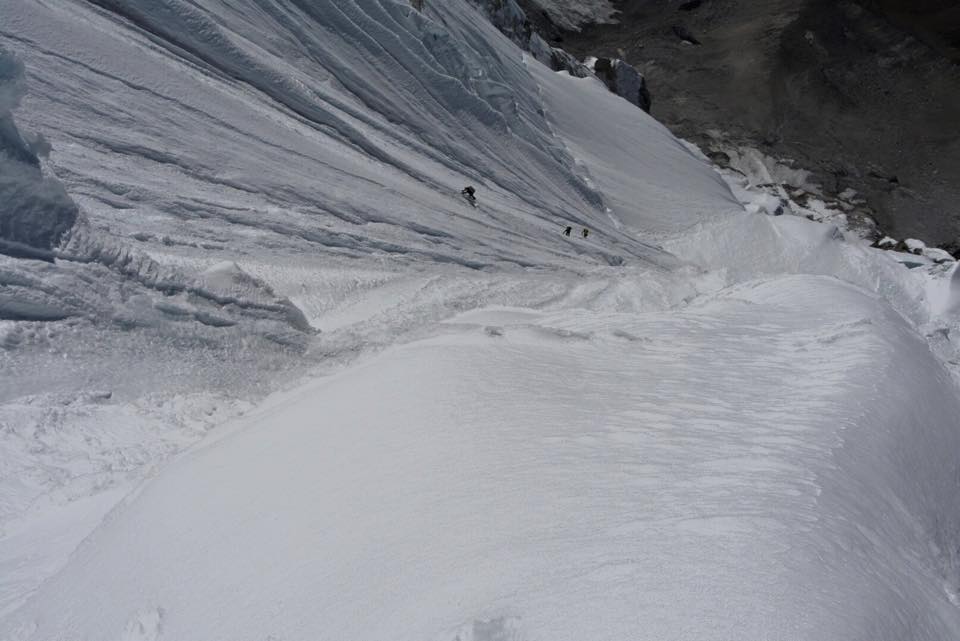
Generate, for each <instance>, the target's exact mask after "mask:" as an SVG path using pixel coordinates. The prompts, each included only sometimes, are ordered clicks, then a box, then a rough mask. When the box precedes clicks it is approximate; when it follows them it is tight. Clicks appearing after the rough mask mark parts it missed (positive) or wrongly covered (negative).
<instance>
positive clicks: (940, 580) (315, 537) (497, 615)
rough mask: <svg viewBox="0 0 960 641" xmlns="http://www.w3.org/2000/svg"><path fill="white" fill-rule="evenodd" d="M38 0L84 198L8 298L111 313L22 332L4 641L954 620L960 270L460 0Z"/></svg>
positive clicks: (57, 134) (592, 631)
mask: <svg viewBox="0 0 960 641" xmlns="http://www.w3.org/2000/svg"><path fill="white" fill-rule="evenodd" d="M434 5H436V6H434ZM3 10H4V12H5V13H4V15H10V16H13V18H12V19H11V20H10V23H9V25H10V26H7V27H5V29H6V30H5V31H3V33H2V36H0V37H2V42H3V44H4V45H5V46H7V47H10V48H12V49H14V50H16V52H17V53H18V54H19V55H20V56H21V57H22V59H23V60H24V62H25V64H26V68H27V74H28V75H27V94H26V96H25V97H24V100H23V102H22V105H21V107H20V108H19V109H18V110H17V111H16V112H15V113H14V118H15V120H16V123H17V126H18V127H20V128H21V129H23V130H25V131H34V130H39V131H43V132H44V134H45V135H47V137H48V138H49V139H50V141H51V142H52V145H53V152H52V154H51V157H50V159H49V161H46V162H44V163H42V164H43V169H44V170H45V171H46V172H48V174H56V176H58V177H59V178H61V179H62V181H63V183H64V184H65V185H66V187H67V189H68V191H69V192H70V193H71V194H72V195H73V196H74V198H75V199H76V201H77V203H78V204H79V210H80V217H79V219H78V222H77V224H76V225H75V227H74V228H73V229H72V230H71V231H70V232H69V234H68V236H69V237H68V238H67V240H66V241H65V245H64V246H63V247H58V248H57V252H58V256H57V259H56V260H55V262H53V263H49V262H42V261H29V260H23V259H19V258H12V257H0V261H2V262H0V267H2V269H3V272H2V274H3V275H4V277H5V278H6V280H5V281H4V283H5V284H4V287H8V288H11V290H12V287H13V285H8V284H7V283H11V284H14V283H15V287H17V288H18V289H16V290H15V291H14V292H13V295H11V296H9V297H8V298H7V299H2V298H0V300H14V299H16V300H25V298H24V296H25V295H27V294H29V295H30V296H36V297H37V298H36V299H35V300H45V301H49V304H50V305H60V309H64V310H67V311H69V310H70V309H71V307H70V305H72V304H73V302H72V301H73V299H72V298H67V297H62V296H58V295H57V294H58V292H59V291H71V292H72V291H77V292H80V293H79V294H77V295H76V298H79V299H80V302H78V303H76V304H77V306H81V305H82V306H84V307H83V309H85V310H89V311H88V312H87V313H86V314H85V315H81V314H74V313H72V312H71V313H70V314H67V318H64V319H57V320H49V321H41V320H38V319H32V320H7V321H5V322H6V323H7V324H6V325H5V326H4V327H5V328H9V329H6V330H5V331H7V332H8V334H6V335H7V336H13V337H15V339H13V338H8V339H5V340H4V341H3V351H2V352H0V357H2V358H4V359H5V360H4V365H14V366H16V368H17V370H16V371H22V372H23V373H22V374H21V375H19V376H13V375H9V374H7V375H4V383H5V385H4V389H5V390H8V391H6V399H5V404H4V405H3V406H2V412H3V413H2V414H0V420H2V421H3V423H4V425H6V426H9V428H6V427H5V428H4V434H5V438H4V440H3V441H2V443H0V445H2V446H3V448H4V450H3V451H0V456H2V457H3V460H4V461H5V462H8V461H9V462H12V463H13V469H14V471H15V474H12V475H9V476H7V475H5V476H4V477H3V478H2V479H0V481H2V483H0V491H2V494H0V496H2V497H3V501H4V502H3V503H2V506H3V507H4V511H3V512H2V513H0V518H2V519H3V520H2V521H0V523H2V524H3V527H4V531H5V533H4V535H3V536H2V537H0V567H3V568H11V571H10V572H2V573H0V575H2V577H3V578H0V599H2V600H0V638H4V639H7V638H9V639H13V640H16V641H26V640H41V639H42V640H46V639H49V638H51V637H57V636H66V637H69V638H73V639H77V640H86V639H89V640H91V641H92V640H94V639H96V640H98V641H99V640H102V639H121V640H123V641H133V640H142V639H152V640H153V641H159V640H167V639H184V638H191V639H192V638H196V639H205V640H210V641H213V640H215V639H224V640H226V639H231V640H233V639H237V638H246V637H251V638H258V639H264V638H266V639H269V638H274V639H288V638H292V639H298V638H332V639H357V638H365V639H436V640H438V641H453V640H454V639H459V640H460V641H465V640H466V639H474V640H486V641H494V640H498V639H530V640H531V641H533V640H536V639H551V640H555V639H564V638H570V639H583V638H596V639H622V638H628V637H629V638H641V639H644V638H648V639H662V638H690V639H698V640H704V639H717V640H718V641H719V640H720V639H729V638H731V637H736V638H740V637H744V638H761V637H763V636H772V637H775V638H784V639H797V640H801V639H802V640H814V639H816V640H820V639H823V638H834V637H835V638H845V639H871V640H873V641H876V640H878V639H879V640H884V641H885V640H887V639H889V640H890V641H894V640H901V639H904V638H913V639H923V640H936V641H940V640H945V639H949V638H952V636H955V633H956V631H957V630H960V613H958V609H957V606H956V604H955V602H956V594H957V593H958V589H960V588H958V586H960V580H958V576H960V572H958V565H957V561H956V559H955V558H954V557H955V555H954V554H953V552H952V551H953V550H956V549H957V545H958V541H957V534H956V533H957V532H958V531H960V527H958V525H960V524H958V523H957V521H958V519H960V506H958V505H957V499H956V497H957V496H960V494H958V493H957V490H958V489H960V488H958V487H957V483H958V480H957V479H958V478H960V474H958V471H957V470H958V464H957V462H956V461H955V460H954V458H955V457H954V456H953V452H955V451H956V450H957V445H958V443H957V439H958V438H960V433H958V431H957V429H956V425H955V423H954V420H953V419H954V417H955V416H956V415H957V411H958V409H960V400H958V398H960V397H958V392H957V387H956V384H955V380H954V379H953V378H952V377H951V375H950V373H949V372H948V370H947V369H945V367H944V363H945V362H948V361H949V359H951V358H953V359H955V358H956V352H955V351H951V350H954V348H955V343H954V342H955V341H956V336H957V335H958V334H957V332H956V331H955V330H956V329H957V319H956V316H955V315H952V314H953V313H952V312H951V307H953V306H955V305H956V303H957V301H958V300H960V297H958V296H957V294H956V292H955V291H952V290H951V289H950V288H951V276H952V275H953V274H955V273H956V269H955V268H953V267H951V266H937V265H933V264H932V261H929V260H926V259H924V258H922V257H905V256H902V255H898V254H896V253H893V252H878V251H873V250H870V249H868V248H866V247H864V246H862V245H858V244H854V243H848V242H847V241H846V240H845V239H844V238H843V235H842V234H841V233H839V231H837V230H835V229H833V228H830V227H828V226H825V225H817V224H814V223H810V222H808V221H805V220H799V219H795V218H791V217H781V218H774V217H768V216H763V215H756V214H748V213H746V212H745V211H743V210H742V208H741V207H740V206H739V205H738V203H737V200H736V199H734V198H733V196H732V194H731V192H730V190H729V189H728V188H727V186H726V185H725V184H724V182H723V181H722V180H721V178H720V177H719V176H718V174H716V173H715V172H713V170H712V169H711V168H710V167H709V165H708V164H707V163H706V162H705V160H704V159H703V158H702V157H701V156H699V155H698V154H697V153H696V152H695V151H692V150H691V149H690V148H689V147H688V146H687V145H685V144H683V143H681V142H680V141H678V140H676V139H675V138H674V137H673V136H671V135H670V133H669V132H668V131H667V130H666V129H665V128H664V127H663V126H661V125H659V124H658V123H656V122H655V121H653V120H652V119H651V118H650V117H649V116H647V115H646V114H644V113H643V112H642V111H640V110H639V109H636V108H635V107H633V106H632V105H630V104H629V103H627V102H626V101H624V100H622V99H621V98H619V97H617V96H614V95H612V94H610V93H609V92H608V91H607V90H606V88H605V87H604V86H603V85H602V84H601V83H599V82H598V81H596V80H595V79H591V78H583V79H578V78H571V77H570V76H569V75H567V74H563V73H561V74H557V73H553V72H550V71H549V70H548V69H547V68H546V67H543V66H542V65H540V64H539V63H537V62H535V61H533V60H531V59H529V58H528V57H527V56H525V55H524V54H523V53H522V52H521V51H519V50H518V49H517V48H516V47H515V46H514V45H513V44H511V43H510V42H509V41H508V40H507V39H506V38H505V37H503V36H502V35H500V34H499V33H497V32H496V31H495V29H493V28H492V27H491V26H490V25H487V24H486V23H484V22H483V20H482V18H481V16H480V14H479V13H478V12H477V11H476V10H475V9H474V8H472V5H470V4H468V3H466V2H462V1H461V0H452V1H451V2H447V3H442V4H441V3H429V2H428V3H426V8H425V10H424V12H423V13H419V12H416V11H414V10H413V9H411V8H410V7H408V6H406V5H405V4H403V3H398V2H393V1H391V0H348V1H344V2H336V3H334V2H329V3H315V2H300V1H296V0H243V1H241V2H229V3H228V2H224V1H222V0H201V1H199V2H185V1H184V2H181V1H180V0H163V2H151V3H142V2H135V1H133V0H130V1H126V2H119V1H113V0H111V1H109V2H108V1H101V2H97V3H93V4H91V3H86V2H75V3H74V2H70V3H63V4H59V5H56V6H50V5H39V4H23V3H15V4H11V3H7V4H5V5H4V6H3ZM466 183H472V184H474V185H475V186H476V187H477V189H478V196H479V207H478V208H476V209H474V208H473V207H471V206H470V205H469V204H468V203H466V202H465V201H464V200H463V199H461V198H460V196H459V194H458V192H459V189H460V188H461V187H462V186H463V185H464V184H466ZM567 225H570V226H573V227H574V228H575V229H574V231H575V233H574V234H573V235H572V236H571V237H566V236H563V235H562V234H561V231H562V230H563V228H564V227H565V226H567ZM583 228H587V229H589V230H590V232H591V233H590V234H589V235H588V236H587V237H584V236H582V235H580V234H581V230H582V229H583ZM84 251H85V252H87V253H85V254H84V253H82V252H84ZM84 256H85V257H86V258H87V259H86V260H80V257H84ZM114 256H122V257H125V258H124V260H123V261H120V264H121V267H117V262H111V259H112V257H114ZM908 259H910V260H913V261H921V262H918V263H917V265H919V267H917V268H916V269H912V270H908V269H907V268H906V267H905V266H904V265H903V264H902V262H904V261H907V260H908ZM953 280H957V278H956V277H955V276H954V277H953ZM81 282H82V283H86V284H87V285H86V288H82V287H77V286H76V285H77V283H81ZM58 288H60V289H58ZM954 290H956V286H954ZM6 291H7V290H4V292H6ZM61 299H62V300H61ZM31 300H34V299H31ZM38 307H39V304H38ZM918 330H921V331H923V332H924V334H925V335H927V336H928V338H929V341H925V340H923V338H922V337H921V336H920V335H919V334H918ZM931 348H933V350H934V351H932V349H931ZM65 354H66V355H67V356H68V357H67V358H65V357H64V355H65ZM938 356H939V358H938ZM52 362H59V363H65V365H61V367H60V368H52V367H50V366H49V364H50V363H52ZM4 371H5V372H12V371H15V370H14V368H12V367H5V368H4ZM306 374H309V375H312V376H310V377H306V381H304V380H303V379H304V378H305V375H306ZM36 389H40V390H43V391H44V393H41V394H35V393H30V392H28V390H36ZM97 390H99V391H97ZM94 392H96V393H94ZM270 392H273V394H272V395H269V396H268V397H267V400H265V401H264V397H265V396H267V395H268V394H269V393H270ZM199 394H207V395H208V396H207V401H206V404H204V403H201V402H199V399H198V398H197V395H199ZM253 404H258V405H259V407H258V408H257V409H256V410H253V411H252V412H250V413H249V415H248V416H246V417H245V418H237V414H238V413H239V412H241V411H244V410H246V409H247V408H249V407H250V406H251V405H253ZM194 412H196V414H199V415H201V416H203V417H204V418H202V419H200V420H195V419H194V418H193V417H194ZM230 418H233V420H229V419H230ZM225 420H227V421H228V423H227V424H226V425H221V424H220V423H222V422H223V421H225ZM207 430H211V431H212V433H211V434H210V436H208V437H207V439H206V440H205V442H204V443H203V444H201V445H199V446H197V447H194V448H193V449H191V450H190V451H188V452H186V453H185V454H181V455H179V456H178V453H180V452H183V451H184V450H185V449H187V448H189V447H190V445H191V444H194V443H196V442H197V441H198V440H200V438H201V437H202V436H203V433H204V432H206V431H207ZM21 479H22V480H21ZM121 497H122V499H121ZM111 507H113V509H112V510H111ZM108 511H109V514H107V512H108ZM105 514H106V516H104V515H105ZM81 539H82V542H81Z"/></svg>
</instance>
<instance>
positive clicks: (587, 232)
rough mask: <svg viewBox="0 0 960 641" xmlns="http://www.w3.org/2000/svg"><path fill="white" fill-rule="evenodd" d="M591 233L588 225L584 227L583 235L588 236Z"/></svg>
mask: <svg viewBox="0 0 960 641" xmlns="http://www.w3.org/2000/svg"><path fill="white" fill-rule="evenodd" d="M589 235H590V230H589V229H587V228H586V227H584V228H583V237H584V238H586V237H587V236H589Z"/></svg>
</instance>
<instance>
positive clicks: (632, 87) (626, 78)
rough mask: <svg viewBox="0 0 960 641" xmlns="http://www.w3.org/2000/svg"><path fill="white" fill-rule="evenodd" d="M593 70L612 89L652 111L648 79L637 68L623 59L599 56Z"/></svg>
mask: <svg viewBox="0 0 960 641" xmlns="http://www.w3.org/2000/svg"><path fill="white" fill-rule="evenodd" d="M593 72H594V73H595V74H596V75H597V77H598V78H600V80H602V81H603V83H604V84H605V85H607V88H608V89H609V90H610V91H612V92H613V93H615V94H617V95H618V96H620V97H622V98H626V99H627V100H629V101H630V102H632V103H633V104H635V105H636V106H638V107H640V108H641V109H643V110H644V111H646V112H647V113H650V106H651V100H650V91H649V90H648V89H647V81H646V79H645V78H644V77H643V74H641V73H640V72H639V71H637V70H636V68H634V67H632V66H630V65H628V64H627V63H625V62H624V61H623V60H618V59H611V58H597V61H596V62H595V63H594V65H593Z"/></svg>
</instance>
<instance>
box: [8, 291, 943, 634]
mask: <svg viewBox="0 0 960 641" xmlns="http://www.w3.org/2000/svg"><path fill="white" fill-rule="evenodd" d="M866 369H869V370H870V376H866V375H864V371H865V370H866ZM571 377H573V378H575V379H576V380H575V381H571ZM957 412H960V404H958V402H957V398H956V391H955V388H954V387H953V385H952V383H951V382H950V380H949V378H948V377H947V376H945V374H944V372H943V371H942V370H941V369H939V368H938V366H937V363H936V362H935V361H934V360H933V359H932V357H931V355H930V354H929V352H928V351H926V350H925V348H924V346H923V343H922V341H921V340H920V339H919V337H917V336H916V335H915V334H914V333H913V332H912V331H911V330H910V329H909V327H908V326H907V325H906V323H905V322H904V321H903V319H902V318H900V317H899V316H897V315H896V314H895V313H893V312H892V311H890V310H889V309H888V308H886V307H885V305H884V304H883V303H882V301H881V300H879V299H877V298H874V297H870V296H867V295H865V294H863V293H861V292H859V291H858V290H856V289H854V288H853V287H850V286H847V285H844V284H841V283H839V282H837V281H835V280H832V279H827V278H818V277H793V278H786V279H777V280H773V281H767V282H755V283H751V284H747V285H745V286H741V287H738V288H734V289H732V290H726V291H724V292H721V293H720V294H718V295H716V296H712V297H709V298H707V299H706V300H702V301H700V302H699V303H697V304H695V305H692V306H690V307H689V308H688V309H686V310H684V311H682V312H677V311H672V312H669V313H651V314H646V315H637V314H633V313H610V312H595V311H588V310H585V309H584V310H581V311H579V312H571V311H570V310H566V311H562V312H556V313H538V312H535V311H532V310H517V309H503V308H494V309H489V310H481V311H478V312H472V313H467V314H465V315H462V316H460V317H457V318H454V319H452V320H451V321H450V322H449V323H447V324H445V325H444V328H443V331H441V332H440V333H439V334H438V335H435V336H434V337H432V338H428V339H425V340H422V341H418V342H415V343H411V344H409V345H406V346H404V347H402V348H397V349H393V350H390V351H388V352H387V353H385V354H384V355H383V356H382V357H380V358H378V359H376V360H374V361H371V362H368V363H367V364H365V365H363V366H361V367H358V368H355V369H353V370H350V371H348V372H345V373H344V374H342V375H340V376H337V377H333V378H331V379H328V380H325V381H322V382H318V383H314V384H311V385H310V386H308V387H307V388H305V389H303V390H301V391H300V392H298V394H297V395H296V396H295V397H291V398H289V399H287V400H286V401H283V402H281V403H279V404H277V405H274V406H273V407H272V408H270V409H268V410H265V411H264V412H262V413H260V414H258V415H256V416H254V417H253V418H251V419H250V420H248V421H246V423H245V426H244V427H243V429H242V430H241V431H240V432H238V433H236V434H234V435H233V436H232V437H230V438H229V439H227V440H225V441H222V442H220V443H218V444H216V445H214V446H212V447H208V448H205V449H202V450H200V451H197V452H196V453H194V454H193V455H192V456H188V457H186V458H184V459H182V460H180V461H178V462H177V463H174V464H173V465H171V466H170V467H169V468H168V469H167V470H166V471H165V472H163V473H161V475H160V476H159V477H158V478H157V479H156V480H155V481H153V482H151V483H150V484H149V485H147V486H146V487H144V488H143V490H142V491H141V492H139V493H138V495H137V496H136V497H135V498H132V499H131V500H130V501H129V502H128V503H127V504H126V505H124V506H122V507H121V508H120V509H119V510H118V511H117V512H116V513H114V514H113V515H112V516H111V518H110V519H109V520H108V522H107V523H106V524H105V525H104V526H103V527H102V528H101V529H100V530H99V531H98V532H96V533H95V535H94V536H92V537H91V538H90V539H88V540H87V541H85V543H84V544H83V546H82V547H81V548H80V550H78V552H77V553H76V554H75V555H74V558H73V559H72V561H71V563H70V564H69V566H68V567H67V569H66V570H65V571H64V572H62V573H61V574H60V575H58V576H57V577H56V578H55V579H53V580H52V581H50V582H49V583H48V584H46V585H45V586H43V588H41V590H40V592H39V593H38V596H37V598H35V599H34V600H33V602H32V603H31V604H29V605H28V606H26V607H25V608H24V609H22V610H21V611H20V612H18V613H17V614H16V615H15V616H13V617H12V618H10V619H8V620H7V621H6V627H5V628H0V629H2V630H3V632H4V633H5V635H6V637H7V638H12V639H14V640H16V641H24V640H34V639H37V640H40V639H49V638H54V637H55V636H56V635H57V634H63V633H65V632H66V633H68V636H70V637H71V638H76V639H111V638H118V635H120V634H121V633H122V631H123V630H124V629H125V628H126V627H128V626H130V625H133V624H135V623H136V621H138V620H141V617H142V615H143V613H147V612H152V613H155V615H156V613H159V616H160V619H161V621H160V625H159V629H160V630H162V633H163V634H162V636H160V637H159V638H162V639H167V638H169V639H182V638H197V639H205V640H207V641H216V640H218V639H223V640H232V639H237V638H255V639H267V638H270V637H271V636H272V637H274V638H288V637H294V638H317V637H327V638H332V639H370V640H375V639H383V640H391V641H393V640H396V639H437V640H438V641H453V640H455V639H461V640H462V639H464V638H481V639H482V638H489V639H500V638H516V639H530V640H531V641H534V640H544V641H546V640H550V641H562V640H564V639H570V640H582V639H588V638H589V639H599V640H604V639H610V640H614V639H625V638H637V639H649V640H651V641H653V640H660V639H667V638H683V639H697V640H698V641H714V640H715V641H728V640H729V639H762V638H772V639H790V640H805V641H814V640H821V639H834V638H835V639H864V640H866V639H870V640H871V641H902V640H903V639H915V640H918V641H919V640H931V641H946V640H947V639H950V638H952V634H953V632H955V631H956V630H957V629H958V628H957V626H958V625H960V611H958V609H957V607H956V606H955V605H953V604H951V603H950V601H949V599H948V594H953V593H955V591H956V589H957V584H956V582H955V577H954V578H952V579H951V578H949V577H950V574H949V572H948V570H950V569H951V568H953V569H954V570H955V566H952V565H951V564H952V559H951V558H950V557H951V551H952V550H953V549H955V548H953V547H952V546H953V545H955V543H956V538H955V537H956V532H957V530H958V528H960V522H958V515H960V509H958V508H960V505H958V498H957V497H958V495H957V493H956V478H957V473H958V472H960V464H958V462H957V460H956V456H955V453H956V451H957V449H958V447H960V433H958V432H957V430H955V429H950V430H948V429H944V426H946V425H950V424H951V421H953V420H954V419H955V417H956V416H957ZM907 433H909V437H908V438H905V436H906V434H907ZM52 604H56V607H51V605H52ZM16 630H22V631H23V633H22V634H21V635H20V636H18V633H17V632H15V631H16ZM484 630H486V631H487V632H484ZM497 630H500V632H497ZM506 630H509V631H511V634H512V635H513V636H507V637H503V636H497V634H501V633H503V634H506V632H505V631H506ZM471 631H472V632H473V634H474V635H475V636H474V637H470V636H465V635H468V634H469V632H471ZM484 634H490V635H493V636H489V637H487V636H484ZM11 635H12V637H11Z"/></svg>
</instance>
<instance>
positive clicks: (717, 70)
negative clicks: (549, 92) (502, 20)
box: [527, 0, 960, 244]
mask: <svg viewBox="0 0 960 641" xmlns="http://www.w3.org/2000/svg"><path fill="white" fill-rule="evenodd" d="M527 1H529V2H535V1H536V0H527ZM614 5H615V6H616V8H618V9H619V10H620V13H618V14H617V15H616V16H615V19H616V20H617V21H618V22H619V24H616V25H609V24H599V25H592V26H588V27H584V28H582V29H580V30H576V31H563V32H561V33H558V34H556V35H555V36H553V37H554V38H555V40H554V42H556V41H559V40H561V39H562V41H563V47H564V49H566V50H567V51H569V52H570V53H572V54H573V55H574V56H578V57H581V56H587V55H592V56H607V57H610V58H620V59H624V60H626V61H628V62H630V63H631V64H634V65H637V66H638V68H639V69H640V71H641V72H642V74H643V75H644V76H645V77H646V81H647V83H649V85H650V87H651V91H652V92H653V93H654V94H655V96H656V101H655V104H654V105H653V107H652V111H651V113H652V114H653V115H654V116H655V117H656V118H657V119H659V120H661V121H662V122H663V123H664V124H666V125H667V126H668V127H669V128H671V129H672V130H673V132H674V133H676V134H677V135H679V136H680V137H682V138H686V139H688V140H692V141H694V142H696V143H697V144H699V145H700V146H701V147H704V148H709V147H710V145H711V144H712V142H713V140H715V139H716V138H718V137H719V138H721V139H723V141H724V143H725V146H727V147H733V148H744V147H752V148H755V149H762V150H763V151H764V153H766V154H768V155H770V156H773V157H777V158H781V159H790V160H791V161H794V162H795V164H796V166H798V167H804V168H807V169H809V170H811V171H812V172H813V174H814V180H815V181H816V182H817V183H818V184H820V185H822V186H823V189H824V190H825V192H826V195H827V196H835V195H839V194H841V193H843V192H845V191H846V190H848V189H853V190H855V191H856V192H858V193H859V194H860V195H861V196H862V197H863V198H864V199H865V201H866V202H867V203H869V205H870V207H871V208H872V209H873V210H875V212H876V217H877V219H878V222H879V224H880V226H881V228H883V229H884V230H885V231H887V232H888V233H889V234H890V235H892V236H894V237H896V238H905V237H908V236H914V237H918V238H923V239H924V240H925V241H927V242H929V243H931V244H938V243H948V242H957V239H958V238H960V207H958V206H957V203H960V66H958V63H960V4H958V3H957V2H956V1H955V0H919V1H908V0H839V1H836V2H832V1H827V0H770V1H769V2H755V1H752V0H724V1H723V2H720V1H718V0H701V1H690V2H682V3H679V2H677V0H640V1H637V2H615V3H614ZM681 25H682V27H683V30H682V32H681V33H678V30H677V29H674V27H677V26H681ZM694 41H696V42H699V46H691V45H690V44H685V42H687V43H693V42H694ZM720 160H722V158H721V159H720Z"/></svg>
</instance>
